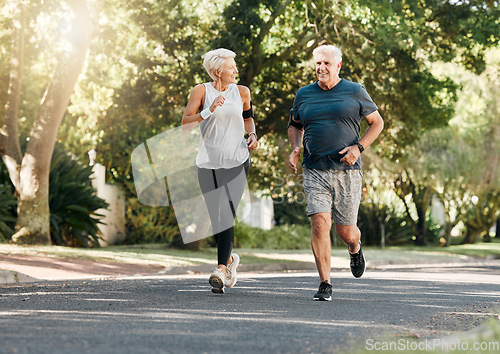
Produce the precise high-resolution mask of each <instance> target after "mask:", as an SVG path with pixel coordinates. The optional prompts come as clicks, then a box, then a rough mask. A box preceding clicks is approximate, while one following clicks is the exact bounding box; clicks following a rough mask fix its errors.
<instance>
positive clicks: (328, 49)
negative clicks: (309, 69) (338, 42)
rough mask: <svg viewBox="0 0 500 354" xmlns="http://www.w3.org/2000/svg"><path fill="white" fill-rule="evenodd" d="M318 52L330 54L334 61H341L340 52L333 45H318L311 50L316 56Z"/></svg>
mask: <svg viewBox="0 0 500 354" xmlns="http://www.w3.org/2000/svg"><path fill="white" fill-rule="evenodd" d="M318 54H326V55H331V56H332V57H333V59H334V60H335V62H336V63H341V62H342V52H341V51H340V49H339V48H338V47H336V46H334V45H326V44H325V45H320V46H319V47H317V48H316V49H314V50H313V57H314V58H316V55H318Z"/></svg>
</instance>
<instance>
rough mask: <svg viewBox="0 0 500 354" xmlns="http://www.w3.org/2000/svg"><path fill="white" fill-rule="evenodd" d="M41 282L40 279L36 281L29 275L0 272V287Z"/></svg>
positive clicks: (6, 271) (7, 271) (9, 271)
mask: <svg viewBox="0 0 500 354" xmlns="http://www.w3.org/2000/svg"><path fill="white" fill-rule="evenodd" d="M39 280H40V279H36V278H33V277H30V276H29V275H26V274H23V273H19V272H15V271H12V270H0V285H5V284H12V283H32V282H36V281H39Z"/></svg>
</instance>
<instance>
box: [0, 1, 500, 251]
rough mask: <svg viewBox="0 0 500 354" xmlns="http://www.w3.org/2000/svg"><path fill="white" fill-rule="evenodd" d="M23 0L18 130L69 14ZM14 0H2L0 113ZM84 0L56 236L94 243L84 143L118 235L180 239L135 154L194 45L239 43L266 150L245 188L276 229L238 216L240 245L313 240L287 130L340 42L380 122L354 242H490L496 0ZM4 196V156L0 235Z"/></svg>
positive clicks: (5, 226)
mask: <svg viewBox="0 0 500 354" xmlns="http://www.w3.org/2000/svg"><path fill="white" fill-rule="evenodd" d="M68 1H69V0H68ZM21 3H22V6H23V7H24V10H25V18H26V20H25V27H24V31H25V32H24V33H25V43H24V64H23V68H22V70H23V77H24V80H23V83H22V95H21V102H20V110H19V117H20V120H19V130H20V133H21V136H22V134H25V136H26V135H28V134H29V132H30V129H31V126H32V124H33V121H34V119H35V117H36V116H37V112H38V110H39V107H40V100H41V99H42V97H43V93H44V91H45V89H46V87H47V85H48V83H49V82H50V80H51V77H52V73H53V71H54V70H55V67H56V64H57V59H58V57H59V55H61V53H62V52H64V50H66V49H67V48H66V47H65V41H64V35H66V34H67V33H68V31H71V18H72V17H71V16H70V15H71V13H70V11H69V8H68V5H67V2H66V1H58V2H50V1H49V2H47V1H43V0H25V1H22V2H21ZM17 5H18V4H17V1H9V0H8V1H6V2H2V4H0V119H2V121H3V119H4V116H5V108H4V106H5V103H6V101H7V95H8V82H9V74H10V72H9V71H10V60H11V56H12V54H13V53H12V43H13V41H15V37H14V28H13V25H12V23H13V21H12V18H13V11H14V7H15V6H17ZM87 5H88V6H89V9H90V13H91V17H92V22H93V24H94V28H93V30H92V38H93V40H92V44H91V48H90V51H89V53H88V55H87V58H86V61H85V66H84V69H83V71H82V73H81V75H80V77H79V80H78V83H77V85H76V87H75V90H74V92H73V94H72V97H71V101H70V104H69V106H68V107H67V111H66V113H65V116H64V120H63V123H62V125H61V126H60V128H59V131H58V138H57V140H58V144H59V146H60V149H62V151H63V152H65V153H63V152H61V151H60V150H58V151H56V152H54V156H53V166H54V167H53V170H51V181H58V182H57V183H56V184H53V185H52V184H51V187H50V193H51V197H50V198H52V199H51V201H52V204H51V210H50V212H51V222H52V224H51V225H52V228H51V238H52V242H53V243H56V244H66V245H80V246H81V245H86V246H89V245H95V244H96V243H95V241H96V225H97V224H98V222H99V215H97V214H95V212H96V210H98V209H99V208H101V207H103V206H104V205H103V203H104V202H103V201H102V200H100V199H99V198H97V197H95V195H94V196H92V195H93V194H92V193H93V191H92V189H91V188H87V187H88V186H89V183H88V181H87V180H88V175H89V174H90V173H88V169H86V167H85V166H84V165H87V162H88V157H87V152H88V151H89V150H90V149H92V148H94V149H95V150H97V152H98V155H97V162H98V163H100V164H102V165H104V166H105V167H106V169H107V171H108V176H107V181H108V182H110V183H113V184H116V185H119V186H121V187H122V189H123V190H124V191H125V193H126V220H127V221H126V229H127V238H126V241H125V243H129V244H137V243H164V244H168V245H172V246H175V247H184V245H183V244H182V242H181V241H180V233H179V230H178V227H177V224H176V219H175V215H174V213H173V210H172V209H171V208H168V207H165V208H159V207H148V206H144V205H141V204H140V203H139V202H138V200H137V197H136V195H135V188H134V184H133V178H132V172H131V163H130V155H131V153H132V151H133V150H134V148H135V147H136V146H138V145H139V144H140V143H142V142H143V141H145V140H147V139H148V138H150V137H152V136H154V135H157V134H159V133H161V132H162V131H165V130H168V129H171V128H173V127H178V126H179V125H180V121H181V117H182V112H183V109H184V107H185V104H186V103H187V99H188V96H189V92H190V90H191V88H192V87H193V86H194V85H196V84H198V83H201V82H206V81H209V80H210V79H209V77H208V75H207V74H206V73H205V72H204V69H203V67H202V56H203V54H204V53H205V52H207V51H208V50H211V49H214V48H218V47H225V48H229V49H232V50H233V51H235V52H236V53H237V57H236V61H237V63H238V66H239V71H240V73H239V83H240V84H243V85H246V86H248V87H249V88H250V90H251V92H252V101H253V104H254V111H255V113H256V124H257V132H258V135H259V137H260V142H261V145H260V147H261V148H260V149H259V150H258V151H257V152H256V154H254V156H253V162H254V163H253V165H252V169H251V173H250V185H251V188H252V189H253V190H257V191H259V192H260V193H261V194H263V195H264V196H269V197H271V198H273V201H274V207H275V225H276V226H275V227H274V228H273V229H271V230H268V231H264V230H260V229H256V228H252V227H250V226H247V225H244V224H239V225H238V226H237V229H236V230H237V232H236V245H237V246H238V247H269V248H291V249H297V248H308V247H309V233H310V230H309V227H308V225H309V220H308V218H307V217H306V215H305V205H304V203H303V198H301V192H302V187H301V184H300V174H299V175H297V176H295V175H293V174H292V173H291V171H290V170H289V169H288V167H287V166H286V161H287V157H288V154H289V147H288V141H287V129H286V126H287V121H288V112H289V110H290V108H291V105H292V102H293V97H294V95H295V93H296V91H297V89H298V88H299V87H301V86H304V85H307V84H309V83H311V82H313V81H314V80H315V74H314V70H313V66H312V63H311V56H312V50H313V49H314V48H315V47H316V46H318V45H320V44H334V45H337V46H339V47H340V48H341V49H342V51H343V66H342V70H341V76H342V77H344V78H346V79H349V80H352V81H356V82H359V83H361V84H363V85H364V86H365V87H366V89H367V91H368V92H369V93H370V95H371V96H372V98H373V100H374V101H375V102H376V103H377V105H378V106H379V109H380V113H381V115H382V117H383V118H384V120H385V129H384V131H383V133H382V135H381V136H380V137H379V139H378V140H377V142H376V143H375V144H374V145H373V146H372V147H370V149H369V150H367V151H366V152H365V153H364V155H363V167H364V188H363V193H364V196H363V201H362V205H361V208H360V213H359V226H360V229H361V230H362V234H363V239H364V242H365V243H367V244H369V245H379V244H380V243H381V240H382V238H384V242H385V244H386V245H400V244H416V245H421V246H423V245H442V246H449V245H451V244H452V243H454V244H456V243H475V242H477V241H486V242H488V241H490V240H491V237H493V236H494V235H495V232H491V234H490V230H491V229H492V228H493V227H494V226H495V224H497V225H498V221H497V220H498V218H499V216H500V181H499V174H498V163H499V159H500V157H499V153H500V124H499V123H500V102H499V99H498V97H500V75H499V69H500V47H499V37H498V33H500V31H499V22H500V20H499V19H500V16H499V14H500V11H499V8H498V2H497V1H472V0H471V1H442V0H419V1H417V0H414V1H405V0H403V1H390V0H361V1H353V0H342V1H341V0H298V1H278V0H235V1H231V0H220V1H217V2H213V1H202V0H179V1H168V0H127V1H123V0H107V1H99V0H88V1H87ZM2 125H3V124H2ZM365 128H366V127H363V129H365ZM63 155H64V156H66V157H64V156H63ZM56 157H57V158H56ZM61 159H62V160H67V162H65V163H66V164H72V163H74V164H77V162H70V161H75V159H78V160H79V161H80V162H79V163H78V166H80V167H78V168H79V169H81V171H80V170H78V171H80V172H76V169H77V167H76V165H75V167H74V170H75V172H74V173H75V175H78V177H74V178H73V177H71V178H70V179H71V180H73V182H75V181H76V180H78V181H80V182H78V183H76V184H77V185H76V184H75V183H73V186H72V187H71V188H69V187H68V188H69V189H64V188H62V186H61V183H62V182H61V181H60V179H61V177H57V176H56V174H57V173H59V176H61V172H58V171H61V170H62V171H64V167H63V166H62V165H59V167H57V166H55V164H56V162H55V161H56V160H57V161H58V163H59V164H62V162H61V161H62V160H61ZM0 164H1V163H0ZM64 173H65V172H63V175H64ZM284 181H286V183H284ZM65 183H69V180H67V182H65ZM15 194H16V193H15V191H14V189H13V188H12V185H11V182H10V180H9V176H8V174H7V173H6V171H5V166H4V165H3V164H2V168H1V169H0V240H3V241H9V239H10V236H11V234H12V232H13V228H14V225H15V220H16V207H15V205H16V195H15ZM82 195H85V196H86V197H82ZM56 200H57V207H56V205H55V204H54V203H55V201H56ZM435 205H439V206H440V207H441V208H442V209H443V212H442V215H444V219H443V220H436V219H435V218H433V217H432V210H433V206H435ZM69 211H71V212H72V213H74V214H70V213H69ZM75 213H76V214H75ZM78 213H80V214H78ZM497 230H498V226H497ZM82 235H83V236H82ZM452 235H454V236H455V237H454V238H453V237H452ZM332 239H334V240H335V235H332ZM204 242H205V244H206V245H207V246H210V245H213V241H212V240H205V241H204ZM197 247H199V245H197Z"/></svg>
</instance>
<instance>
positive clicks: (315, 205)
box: [302, 166, 363, 225]
mask: <svg viewBox="0 0 500 354" xmlns="http://www.w3.org/2000/svg"><path fill="white" fill-rule="evenodd" d="M302 177H303V179H304V192H305V194H306V198H307V209H306V210H307V215H308V216H311V215H313V214H317V213H330V212H332V211H333V220H334V221H335V223H336V224H339V225H356V223H357V220H358V209H359V203H360V201H361V186H362V181H363V172H362V171H361V170H315V169H309V168H307V167H305V166H304V168H303V173H302Z"/></svg>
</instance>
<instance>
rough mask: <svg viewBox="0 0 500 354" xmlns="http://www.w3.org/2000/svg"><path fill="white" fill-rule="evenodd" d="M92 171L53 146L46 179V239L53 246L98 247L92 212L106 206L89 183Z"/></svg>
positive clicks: (57, 146) (96, 222) (97, 215)
mask: <svg viewBox="0 0 500 354" xmlns="http://www.w3.org/2000/svg"><path fill="white" fill-rule="evenodd" d="M91 174H92V168H91V167H90V166H86V165H83V164H81V163H80V162H78V161H77V160H76V159H75V158H74V157H73V156H71V155H70V154H68V153H67V152H66V151H64V150H63V148H62V146H60V145H56V147H55V149H54V153H53V154H52V162H51V164H50V176H49V208H50V236H51V239H52V242H53V243H54V244H56V245H66V246H80V247H81V246H84V247H89V246H98V245H99V237H98V235H97V233H98V231H99V229H98V224H100V223H101V221H100V220H99V219H100V218H101V217H102V215H100V214H97V213H96V211H97V210H99V209H102V208H107V207H108V204H107V203H106V202H105V201H104V200H103V199H101V198H99V197H98V196H97V195H96V191H95V189H94V188H93V187H92V186H91V184H90V175H91Z"/></svg>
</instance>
